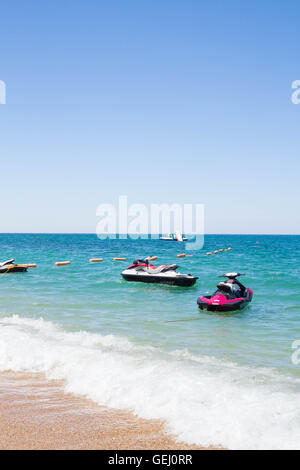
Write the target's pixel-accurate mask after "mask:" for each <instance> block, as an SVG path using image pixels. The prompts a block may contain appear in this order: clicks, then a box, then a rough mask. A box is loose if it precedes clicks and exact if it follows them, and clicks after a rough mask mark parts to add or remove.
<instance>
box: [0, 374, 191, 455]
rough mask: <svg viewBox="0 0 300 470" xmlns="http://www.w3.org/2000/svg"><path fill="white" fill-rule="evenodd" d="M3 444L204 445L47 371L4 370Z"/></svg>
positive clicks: (0, 401) (0, 388)
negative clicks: (67, 387) (96, 399)
mask: <svg viewBox="0 0 300 470" xmlns="http://www.w3.org/2000/svg"><path fill="white" fill-rule="evenodd" d="M0 449H1V450H9V449H10V450H13V449H30V450H32V449H107V450H110V449H116V450H121V449H182V450H184V449H199V447H197V446H191V445H187V444H184V443H180V442H178V441H177V440H176V438H175V437H173V436H170V435H169V434H168V433H167V432H166V430H165V427H164V424H163V423H161V422H160V421H156V420H143V419H140V418H137V417H136V416H134V415H133V414H132V413H130V412H124V411H119V410H113V409H109V408H106V407H99V406H97V405H96V404H94V403H93V402H91V401H90V400H85V399H82V398H78V397H75V396H73V395H71V394H65V393H64V392H63V384H62V383H61V382H58V381H48V380H46V379H45V378H44V377H43V376H42V375H40V374H36V375H29V374H20V373H18V374H16V373H12V372H7V373H2V374H1V375H0Z"/></svg>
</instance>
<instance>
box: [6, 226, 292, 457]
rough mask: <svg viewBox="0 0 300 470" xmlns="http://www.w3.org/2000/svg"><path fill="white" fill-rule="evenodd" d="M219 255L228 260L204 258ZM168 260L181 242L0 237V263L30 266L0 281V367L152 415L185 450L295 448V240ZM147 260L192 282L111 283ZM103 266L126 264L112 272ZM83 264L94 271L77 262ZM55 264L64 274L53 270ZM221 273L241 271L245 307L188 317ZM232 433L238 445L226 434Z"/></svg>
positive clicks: (264, 240) (215, 239) (227, 240)
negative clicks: (248, 299)
mask: <svg viewBox="0 0 300 470" xmlns="http://www.w3.org/2000/svg"><path fill="white" fill-rule="evenodd" d="M257 242H259V243H257ZM228 246H231V247H232V251H231V252H223V253H220V254H218V255H213V256H206V252H208V251H213V250H215V249H220V248H226V247H228ZM181 252H184V245H181V244H178V243H175V242H174V243H172V242H162V241H159V240H135V241H134V240H106V241H101V240H99V239H98V238H97V237H96V236H95V235H52V234H51V235H45V234H42V235H39V234H30V235H29V234H28V235H27V234H26V235H20V234H14V235H11V234H10V235H5V234H1V235H0V259H1V260H6V259H9V258H11V257H14V258H15V259H16V261H17V262H18V263H37V265H38V266H37V268H35V269H30V270H28V272H27V273H16V274H6V275H1V277H0V292H1V307H0V312H1V313H0V353H1V351H2V357H0V369H2V370H5V369H13V370H32V371H39V370H42V371H44V372H45V373H46V374H48V375H49V376H55V377H56V376H59V377H60V378H64V379H65V380H66V383H67V386H69V390H71V391H73V392H75V393H79V394H84V395H87V396H89V397H90V398H92V399H94V400H95V401H97V402H98V403H101V404H108V405H110V406H114V407H117V408H118V407H119V408H128V409H132V410H133V411H135V412H136V413H137V414H139V415H141V416H144V417H149V418H151V417H153V418H156V417H158V418H162V419H164V420H165V421H166V422H167V423H168V424H169V426H170V429H171V430H172V431H174V432H176V433H177V434H178V435H179V436H180V437H181V438H183V439H184V440H186V441H188V442H197V443H199V444H210V443H213V444H220V445H226V446H228V447H232V448H238V447H245V446H246V447H247V446H248V447H250V448H254V447H260V446H265V447H266V446H267V447H275V448H276V447H279V446H283V445H284V446H285V447H289V445H290V443H291V442H293V443H294V447H295V442H298V443H299V444H300V439H299V436H300V416H298V415H297V413H298V411H297V412H296V410H295V407H296V408H298V409H299V410H300V406H299V404H300V403H299V402H298V399H299V398H298V397H299V390H300V388H299V387H300V385H299V378H300V364H299V365H297V364H294V363H293V362H292V359H291V357H292V353H293V352H294V350H293V348H292V343H293V342H294V341H295V340H298V339H299V340H300V326H299V316H300V289H299V278H300V236H261V235H255V236H252V235H251V236H246V235H245V236H244V235H243V236H239V235H208V236H206V237H205V246H204V248H203V249H202V250H200V251H199V252H190V253H191V254H193V257H188V258H185V259H177V257H176V255H177V254H178V253H181ZM148 255H157V256H158V257H159V259H158V261H156V262H155V263H154V264H156V265H159V264H171V263H174V262H177V263H178V264H179V266H180V271H181V272H185V273H191V274H195V275H197V276H199V280H198V281H197V283H196V285H195V286H194V287H191V288H179V287H173V286H162V285H151V284H149V285H147V284H142V283H128V282H126V281H125V280H123V279H122V278H121V276H120V272H121V271H122V270H123V269H124V268H125V267H127V266H128V265H129V264H131V261H132V260H133V259H136V258H138V257H145V256H148ZM115 256H124V257H126V258H127V261H126V262H113V261H112V259H113V257H115ZM94 257H102V258H103V259H104V261H103V262H102V263H94V264H91V263H89V258H94ZM61 260H70V261H71V265H69V266H65V267H55V266H54V262H55V261H61ZM228 271H240V272H244V273H246V276H245V277H244V278H243V279H242V282H244V283H245V284H246V285H247V286H249V287H251V288H252V289H253V291H254V297H253V301H252V303H251V304H250V306H249V307H248V308H247V309H245V310H244V311H241V312H238V313H236V314H232V315H224V314H215V313H205V312H200V311H199V310H198V308H197V304H196V300H197V296H198V295H199V294H200V293H202V294H205V293H211V292H212V291H213V290H214V289H215V286H216V284H217V283H218V277H217V276H218V275H219V274H222V273H224V272H228ZM40 319H42V320H40ZM79 332H80V333H79ZM1 341H2V346H1ZM77 342H78V343H77ZM71 347H72V348H73V350H72V352H71V349H70V348H71ZM26 348H28V350H27V349H26ZM64 348H66V349H64ZM111 361H112V362H111ZM107 364H110V365H109V369H107V370H106V369H104V368H105V367H107ZM89 368H90V370H89ZM76 370H77V371H78V376H77V375H76ZM88 370H89V372H87V371H88ZM79 371H80V373H79ZM125 371H127V372H126V374H125ZM122 374H125V375H124V377H123V375H122ZM80 381H82V383H80ZM105 381H107V382H108V383H109V386H108V385H107V383H105V387H104V384H103V382H105ZM164 381H166V382H164ZM146 386H147V389H146V391H145V389H144V388H143V387H146ZM160 387H162V390H160ZM222 387H223V391H222V392H221V391H220V390H221V389H222ZM249 387H250V388H251V393H250V395H249V396H248V395H247V394H248V393H249ZM268 387H269V388H268ZM133 389H135V392H134V393H133ZM136 389H138V390H139V392H140V393H139V394H136ZM158 389H159V390H160V392H159V394H158V393H156V392H157V391H158ZM176 394H178V396H177V395H176ZM231 396H233V397H235V396H236V401H235V403H236V406H232V409H231V408H230V407H229V408H228V404H227V401H228V400H230V397H231ZM138 397H144V398H143V399H142V398H138ZM139 399H140V400H141V402H139ZM145 400H146V401H147V403H145ZM170 400H175V401H174V403H173V404H172V406H171V405H170V403H169V402H170ZM182 400H185V401H186V404H185V405H184V406H185V408H182V407H183V404H182ZM268 400H269V401H270V407H269V406H268V405H267V404H266V401H267V402H268ZM166 403H168V407H171V408H170V409H169V408H168V407H167V406H166ZM249 403H250V405H249ZM164 404H165V405H164ZM249 406H250V407H251V410H252V412H251V413H250V411H249V409H250V408H249ZM176 407H177V408H176ZM276 407H277V408H276ZM282 407H283V408H282ZM227 408H228V409H227ZM177 410H179V411H178V416H177ZM195 410H198V411H199V415H197V413H196V415H197V416H198V417H197V419H195V420H194V421H195V422H192V421H193V417H192V416H194V415H195ZM216 410H219V412H218V416H215V415H214V413H215V412H216ZM220 410H223V411H220ZM293 410H294V411H293ZM220 413H221V414H222V413H223V414H222V419H221V421H220ZM252 417H255V420H254V422H253V423H252V424H251V419H252ZM189 419H190V421H191V422H190V426H187V424H186V423H187V422H188V420H189ZM253 419H254V418H253ZM260 420H265V425H264V426H262V425H260V424H259V421H260ZM183 421H185V423H184V422H183ZM199 421H201V423H202V424H201V426H200V425H199ZM221 423H222V426H221ZM249 423H250V424H249ZM202 425H203V430H202ZM199 426H200V428H201V429H199ZM251 426H252V427H251ZM255 426H256V428H257V427H258V430H257V429H256V428H255ZM260 426H261V428H260ZM220 427H221V429H220ZM291 427H292V428H293V432H294V437H293V438H292V440H291V439H290V437H289V436H288V433H289V432H290V431H288V429H289V430H290V429H291ZM208 428H209V433H208ZM232 428H236V431H237V432H239V434H242V436H243V433H244V434H245V437H244V438H243V437H239V438H237V437H235V436H232V433H231V430H232ZM255 429H256V430H255ZM272 429H273V430H272ZM251 433H252V434H253V436H252V434H251ZM246 434H247V435H248V437H247V439H246ZM249 436H250V437H249ZM295 439H297V440H296V441H295ZM283 443H284V444H283Z"/></svg>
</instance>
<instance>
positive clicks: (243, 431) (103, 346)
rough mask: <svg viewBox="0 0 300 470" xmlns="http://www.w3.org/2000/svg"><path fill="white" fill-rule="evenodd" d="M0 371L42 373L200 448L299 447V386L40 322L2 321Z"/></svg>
mask: <svg viewBox="0 0 300 470" xmlns="http://www.w3.org/2000/svg"><path fill="white" fill-rule="evenodd" d="M0 370H1V371H7V370H12V371H15V372H24V371H26V372H42V373H45V374H46V376H47V377H48V378H50V379H63V380H64V381H65V391H66V392H72V393H74V394H77V395H81V396H85V397H87V398H90V399H91V400H93V401H94V402H95V403H97V404H99V405H104V406H108V407H112V408H116V409H123V410H131V411H133V412H134V413H136V414H137V415H138V416H140V417H142V418H146V419H153V418H154V419H161V420H163V421H165V422H166V424H167V427H168V429H169V431H170V432H171V433H172V434H173V433H175V434H176V435H178V437H179V439H182V440H183V441H185V442H187V443H190V444H198V445H202V446H205V447H208V446H211V445H212V446H217V445H219V446H222V447H227V448H234V449H239V448H243V449H245V448H250V449H254V448H257V449H259V448H262V449H266V448H274V449H279V448H280V449H287V448H295V449H296V448H298V449H299V448H300V396H299V381H297V380H295V379H288V378H286V377H283V376H281V375H279V374H276V373H272V372H270V371H269V370H265V369H256V368H250V367H242V366H238V365H236V364H233V363H229V362H225V361H220V360H217V359H214V358H211V357H205V356H195V355H192V354H190V353H189V351H187V350H185V351H173V352H164V351H161V350H159V349H156V348H153V347H147V346H139V345H135V344H134V343H132V342H130V341H128V340H127V339H126V338H123V337H118V336H115V335H101V334H91V333H87V332H84V331H80V332H75V333H74V332H67V331H64V330H63V329H61V328H60V327H58V326H57V325H55V324H53V323H51V322H48V321H45V320H43V319H40V320H34V319H30V318H21V317H19V316H17V315H14V316H12V317H6V318H2V319H1V320H0Z"/></svg>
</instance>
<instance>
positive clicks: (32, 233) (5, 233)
mask: <svg viewBox="0 0 300 470" xmlns="http://www.w3.org/2000/svg"><path fill="white" fill-rule="evenodd" d="M0 235H95V236H96V237H97V238H99V237H98V235H97V234H96V233H92V232H0ZM108 235H128V236H130V235H137V234H135V233H128V234H118V233H110V234H108ZM141 235H142V236H143V235H147V236H149V235H150V236H151V235H158V236H161V235H162V234H160V233H155V234H153V233H148V234H147V233H143V234H141ZM183 235H186V236H189V235H192V236H193V237H195V236H196V235H195V234H183ZM197 235H199V236H204V237H205V236H206V235H247V236H250V235H251V236H254V235H255V236H271V235H276V236H300V233H214V232H208V233H205V234H197ZM137 240H138V238H137ZM103 241H104V239H103Z"/></svg>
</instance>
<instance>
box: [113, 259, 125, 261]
mask: <svg viewBox="0 0 300 470" xmlns="http://www.w3.org/2000/svg"><path fill="white" fill-rule="evenodd" d="M114 261H126V258H114Z"/></svg>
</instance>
